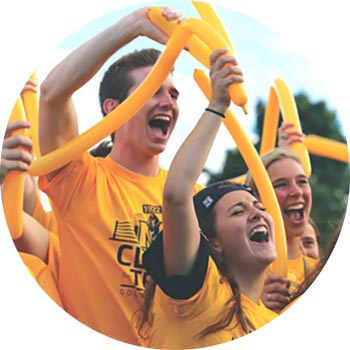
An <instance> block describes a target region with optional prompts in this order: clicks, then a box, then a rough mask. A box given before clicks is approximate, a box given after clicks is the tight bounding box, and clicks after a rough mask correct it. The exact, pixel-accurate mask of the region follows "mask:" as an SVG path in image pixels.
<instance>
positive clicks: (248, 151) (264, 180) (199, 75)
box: [194, 69, 288, 277]
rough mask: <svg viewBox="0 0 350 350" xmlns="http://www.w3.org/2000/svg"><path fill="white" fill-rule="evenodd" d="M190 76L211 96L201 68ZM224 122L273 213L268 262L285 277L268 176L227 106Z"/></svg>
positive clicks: (274, 200)
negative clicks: (273, 247)
mask: <svg viewBox="0 0 350 350" xmlns="http://www.w3.org/2000/svg"><path fill="white" fill-rule="evenodd" d="M194 79H195V81H196V82H197V84H198V86H199V87H200V88H201V90H202V92H203V93H204V95H205V96H206V98H207V99H208V100H209V99H210V96H211V86H210V80H209V78H208V76H207V75H206V74H205V73H204V72H203V71H202V70H200V69H197V70H195V71H194ZM224 124H225V126H226V128H227V130H228V131H229V132H230V134H231V136H232V138H233V139H234V140H235V142H236V144H237V147H238V148H239V150H240V152H241V154H242V157H243V159H244V161H245V163H246V164H247V166H248V168H249V170H250V172H251V174H252V177H253V178H254V181H255V183H256V186H257V188H258V190H259V195H260V197H261V200H262V202H263V204H264V206H265V207H266V208H267V210H268V211H269V212H270V213H271V215H272V217H273V220H274V226H275V237H274V239H275V245H276V251H277V259H276V261H275V262H274V264H273V265H272V270H273V272H274V273H275V274H278V275H281V276H285V277H286V276H287V272H288V267H287V260H288V258H287V243H286V235H285V229H284V223H283V219H282V215H281V210H280V207H279V205H278V201H277V198H276V194H275V191H274V189H273V187H272V184H271V181H270V178H269V176H268V174H267V172H266V169H265V167H264V164H263V163H262V160H261V158H260V156H259V154H258V152H257V151H256V149H255V148H254V146H253V145H252V143H251V141H250V140H249V138H248V136H247V135H246V133H245V132H244V130H243V128H242V127H241V125H240V124H239V122H238V121H237V119H236V117H235V116H234V114H233V113H232V111H231V110H228V111H227V113H226V118H225V119H224Z"/></svg>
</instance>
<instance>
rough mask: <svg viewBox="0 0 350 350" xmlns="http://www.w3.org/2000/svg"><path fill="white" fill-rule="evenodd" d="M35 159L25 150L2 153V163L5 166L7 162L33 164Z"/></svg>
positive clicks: (6, 150)
mask: <svg viewBox="0 0 350 350" xmlns="http://www.w3.org/2000/svg"><path fill="white" fill-rule="evenodd" d="M32 160H33V157H32V156H31V154H30V153H29V152H27V151H25V150H22V149H18V148H14V149H3V151H2V152H1V163H2V165H3V163H4V162H6V161H9V162H11V161H19V162H23V163H26V164H28V165H29V164H31V162H32Z"/></svg>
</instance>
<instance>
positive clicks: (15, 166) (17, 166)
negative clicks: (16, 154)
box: [0, 159, 29, 176]
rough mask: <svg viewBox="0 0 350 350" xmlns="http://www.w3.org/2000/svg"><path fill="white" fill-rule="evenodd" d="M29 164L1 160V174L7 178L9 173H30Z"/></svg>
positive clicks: (19, 161)
mask: <svg viewBox="0 0 350 350" xmlns="http://www.w3.org/2000/svg"><path fill="white" fill-rule="evenodd" d="M28 169H29V164H27V163H26V162H22V161H21V160H8V159H5V160H3V159H2V160H1V171H0V172H1V174H2V175H3V176H5V175H6V174H7V173H8V172H9V171H12V170H19V171H28Z"/></svg>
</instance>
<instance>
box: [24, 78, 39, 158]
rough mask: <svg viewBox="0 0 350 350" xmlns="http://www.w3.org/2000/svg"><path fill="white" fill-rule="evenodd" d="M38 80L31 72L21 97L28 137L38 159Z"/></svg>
mask: <svg viewBox="0 0 350 350" xmlns="http://www.w3.org/2000/svg"><path fill="white" fill-rule="evenodd" d="M37 88H38V79H37V74H36V72H33V73H32V75H31V76H30V78H29V80H28V81H27V83H26V85H25V86H24V88H23V90H22V92H21V97H22V101H23V106H24V110H25V115H26V118H27V121H28V122H29V123H30V136H31V138H32V141H33V149H34V154H35V156H36V158H39V157H40V147H39V136H38V135H39V126H38V122H39V119H38V114H39V113H38V110H39V98H38V92H37Z"/></svg>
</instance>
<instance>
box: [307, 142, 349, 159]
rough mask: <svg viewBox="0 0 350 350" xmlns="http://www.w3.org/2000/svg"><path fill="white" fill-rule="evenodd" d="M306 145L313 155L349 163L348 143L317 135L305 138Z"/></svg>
mask: <svg viewBox="0 0 350 350" xmlns="http://www.w3.org/2000/svg"><path fill="white" fill-rule="evenodd" d="M305 145H306V147H307V149H308V151H309V152H310V153H312V154H315V155H318V156H322V157H327V158H331V159H335V160H338V161H340V162H344V163H349V151H348V147H347V144H346V143H343V142H340V141H336V140H331V139H328V138H326V137H321V136H317V135H307V136H305Z"/></svg>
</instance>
